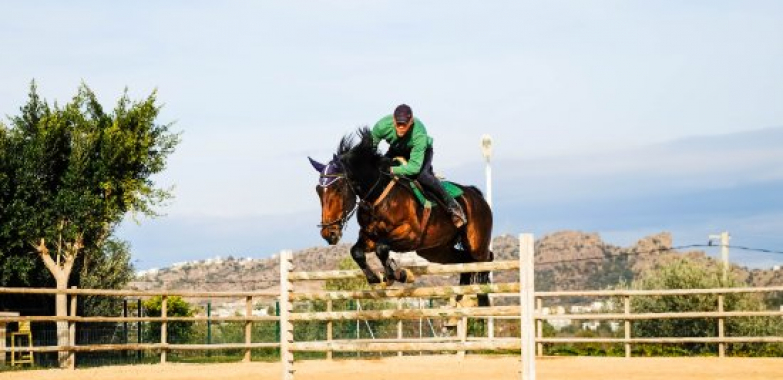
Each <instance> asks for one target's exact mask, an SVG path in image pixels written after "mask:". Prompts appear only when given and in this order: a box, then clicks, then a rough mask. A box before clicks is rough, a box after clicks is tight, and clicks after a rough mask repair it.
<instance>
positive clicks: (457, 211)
mask: <svg viewBox="0 0 783 380" xmlns="http://www.w3.org/2000/svg"><path fill="white" fill-rule="evenodd" d="M449 214H451V222H452V223H454V227H457V228H462V226H464V225H465V223H467V218H466V217H465V212H464V211H463V210H462V206H460V204H459V203H457V201H456V200H455V201H454V203H453V204H451V207H449Z"/></svg>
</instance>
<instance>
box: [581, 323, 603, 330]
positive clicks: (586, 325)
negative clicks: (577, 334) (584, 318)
mask: <svg viewBox="0 0 783 380" xmlns="http://www.w3.org/2000/svg"><path fill="white" fill-rule="evenodd" d="M598 326H601V322H598V321H588V322H582V330H592V331H596V330H598Z"/></svg>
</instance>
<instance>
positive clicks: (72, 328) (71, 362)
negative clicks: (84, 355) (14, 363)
mask: <svg viewBox="0 0 783 380" xmlns="http://www.w3.org/2000/svg"><path fill="white" fill-rule="evenodd" d="M71 289H76V286H71ZM70 315H71V318H74V317H76V294H71V312H70ZM68 335H69V337H68V338H69V341H70V342H71V349H70V350H69V351H68V367H69V368H70V369H76V351H74V350H73V347H74V346H76V321H74V320H73V319H71V320H69V321H68ZM3 355H5V354H3Z"/></svg>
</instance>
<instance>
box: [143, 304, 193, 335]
mask: <svg viewBox="0 0 783 380" xmlns="http://www.w3.org/2000/svg"><path fill="white" fill-rule="evenodd" d="M143 305H144V312H145V314H146V315H147V316H148V317H160V316H161V315H163V314H162V308H163V297H161V296H155V297H152V298H150V299H148V300H146V301H144V303H143ZM194 314H195V308H194V307H193V306H191V305H190V304H189V303H187V302H185V300H183V299H182V297H179V296H171V297H167V300H166V316H168V317H192V316H193V315H194ZM160 328H161V323H160V322H150V324H149V325H148V326H147V328H146V329H145V331H144V340H145V341H147V342H160ZM166 332H167V333H168V334H167V339H166V341H167V342H168V343H190V342H191V339H192V338H193V322H168V324H167V326H166Z"/></svg>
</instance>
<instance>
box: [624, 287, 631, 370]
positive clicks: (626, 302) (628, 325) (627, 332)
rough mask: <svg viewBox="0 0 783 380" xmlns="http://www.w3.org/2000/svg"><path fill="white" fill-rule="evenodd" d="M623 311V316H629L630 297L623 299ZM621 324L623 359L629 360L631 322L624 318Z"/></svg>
mask: <svg viewBox="0 0 783 380" xmlns="http://www.w3.org/2000/svg"><path fill="white" fill-rule="evenodd" d="M623 309H624V312H625V315H631V296H625V297H623ZM623 324H624V325H625V357H626V358H630V357H631V343H629V340H630V339H631V320H630V319H627V318H626V319H625V321H624V323H623Z"/></svg>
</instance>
